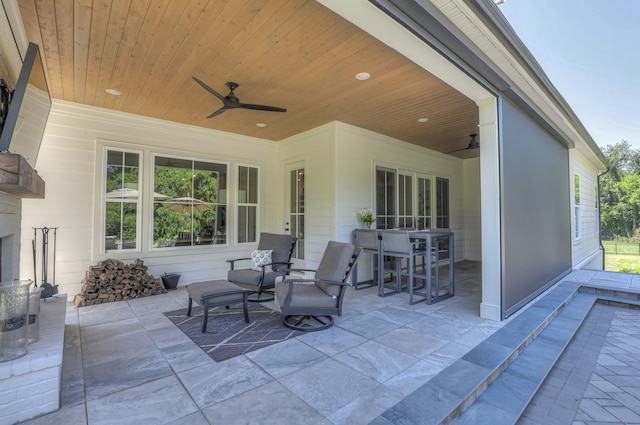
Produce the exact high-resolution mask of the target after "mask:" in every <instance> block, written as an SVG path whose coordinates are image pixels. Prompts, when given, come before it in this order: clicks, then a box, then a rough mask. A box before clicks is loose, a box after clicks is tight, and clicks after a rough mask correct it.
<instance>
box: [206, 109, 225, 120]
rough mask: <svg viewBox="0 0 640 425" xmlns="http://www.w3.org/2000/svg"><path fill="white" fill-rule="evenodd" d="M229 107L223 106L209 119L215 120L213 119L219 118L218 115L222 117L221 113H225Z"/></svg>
mask: <svg viewBox="0 0 640 425" xmlns="http://www.w3.org/2000/svg"><path fill="white" fill-rule="evenodd" d="M227 109H229V108H227V107H225V106H223V107H222V108H220V109H218V110H217V111H215V112H214V113H213V114H211V115H209V116H208V117H207V118H213V117H217V116H218V115H220V114H221V113H223V112H224V111H226V110H227Z"/></svg>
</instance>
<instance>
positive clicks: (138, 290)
mask: <svg viewBox="0 0 640 425" xmlns="http://www.w3.org/2000/svg"><path fill="white" fill-rule="evenodd" d="M166 292H167V290H166V289H165V288H164V285H163V284H162V281H161V280H160V279H159V278H155V277H153V276H151V275H150V274H149V273H147V266H145V265H144V263H143V261H142V260H136V261H135V262H134V263H133V264H124V263H123V262H122V261H119V260H113V259H110V260H104V261H101V262H100V263H98V265H96V266H91V267H90V269H89V270H88V271H87V272H86V276H85V278H84V279H82V289H81V290H80V294H77V295H76V296H75V298H74V299H73V303H74V304H75V305H76V306H78V307H84V306H86V305H94V304H102V303H108V302H114V301H123V300H130V299H134V298H141V297H146V296H149V295H156V294H164V293H166Z"/></svg>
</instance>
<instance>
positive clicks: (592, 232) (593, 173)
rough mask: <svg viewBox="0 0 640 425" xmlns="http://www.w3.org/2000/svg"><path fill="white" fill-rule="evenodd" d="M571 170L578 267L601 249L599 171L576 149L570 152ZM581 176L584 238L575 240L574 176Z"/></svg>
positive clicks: (575, 259) (574, 258) (572, 215)
mask: <svg viewBox="0 0 640 425" xmlns="http://www.w3.org/2000/svg"><path fill="white" fill-rule="evenodd" d="M569 161H570V169H571V176H570V179H571V182H570V183H571V195H572V197H571V199H570V202H571V211H572V214H571V229H572V237H573V243H572V262H573V266H574V267H577V266H578V265H579V264H581V263H583V262H584V261H585V260H587V259H588V258H590V257H591V256H593V255H594V254H595V253H596V252H597V251H598V250H599V249H600V246H599V244H600V237H599V234H598V233H596V220H597V217H596V199H595V193H596V186H597V184H598V180H597V179H598V177H597V176H598V170H597V169H596V168H595V167H594V166H593V165H592V164H591V162H589V161H588V160H587V159H586V158H585V157H584V156H583V155H582V154H581V153H580V152H578V151H577V150H576V149H571V150H570V151H569ZM575 174H577V175H579V176H580V212H581V216H582V236H581V238H580V239H576V238H575V216H574V214H573V207H574V199H575V197H574V183H573V176H574V175H575Z"/></svg>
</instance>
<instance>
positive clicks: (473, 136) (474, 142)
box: [447, 133, 480, 153]
mask: <svg viewBox="0 0 640 425" xmlns="http://www.w3.org/2000/svg"><path fill="white" fill-rule="evenodd" d="M469 137H471V140H469V146H467V147H466V148H462V149H457V150H455V151H451V152H447V153H454V152H460V151H468V150H473V149H480V143H478V140H476V137H478V135H477V134H475V133H474V134H470V135H469Z"/></svg>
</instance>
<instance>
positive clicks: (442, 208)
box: [436, 177, 449, 229]
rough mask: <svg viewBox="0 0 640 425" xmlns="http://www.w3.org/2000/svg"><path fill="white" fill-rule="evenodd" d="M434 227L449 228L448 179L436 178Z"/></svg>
mask: <svg viewBox="0 0 640 425" xmlns="http://www.w3.org/2000/svg"><path fill="white" fill-rule="evenodd" d="M436 227H437V228H440V229H446V228H449V179H445V178H441V177H437V178H436Z"/></svg>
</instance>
